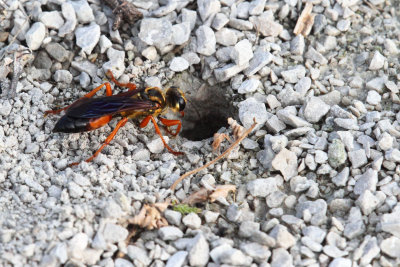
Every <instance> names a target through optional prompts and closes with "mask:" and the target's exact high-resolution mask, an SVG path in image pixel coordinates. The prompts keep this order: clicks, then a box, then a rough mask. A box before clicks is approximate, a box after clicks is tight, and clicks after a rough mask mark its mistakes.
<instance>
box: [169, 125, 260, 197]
mask: <svg viewBox="0 0 400 267" xmlns="http://www.w3.org/2000/svg"><path fill="white" fill-rule="evenodd" d="M253 121H254V123H253V125H251V126H250V128H249V129H247V130H246V131H245V132H244V133H243V135H242V136H240V137H239V138H238V139H237V140H236V141H235V142H234V143H233V144H232V145H231V146H230V147H229V148H228V149H227V150H225V151H224V153H222V154H221V155H219V156H218V157H216V158H215V159H213V160H212V161H210V162H208V163H206V164H205V165H203V166H201V167H199V168H197V169H194V170H191V171H189V172H187V173H185V174H183V175H182V176H181V177H179V178H178V179H177V180H176V181H175V182H174V184H173V185H172V186H171V187H170V189H171V190H172V191H174V190H175V188H176V186H177V185H178V184H179V183H180V182H181V181H182V180H183V179H185V178H186V177H188V176H190V175H192V174H195V173H198V172H199V171H201V170H204V169H206V168H207V167H208V166H210V165H212V164H214V163H215V162H217V161H218V160H220V159H222V158H223V157H225V156H227V155H229V153H230V152H231V151H232V150H233V149H234V148H235V147H237V146H238V145H239V144H240V142H242V141H243V139H245V138H246V137H247V136H248V135H249V134H250V133H251V131H253V129H254V127H256V125H257V122H256V119H255V118H254V119H253Z"/></svg>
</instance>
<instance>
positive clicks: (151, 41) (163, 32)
mask: <svg viewBox="0 0 400 267" xmlns="http://www.w3.org/2000/svg"><path fill="white" fill-rule="evenodd" d="M139 38H140V39H141V40H142V41H143V42H145V43H146V44H148V45H154V46H156V47H157V48H159V49H161V48H164V47H165V46H167V45H169V44H171V42H172V24H171V22H170V21H169V20H167V19H165V18H160V19H156V18H144V19H142V21H141V24H140V32H139Z"/></svg>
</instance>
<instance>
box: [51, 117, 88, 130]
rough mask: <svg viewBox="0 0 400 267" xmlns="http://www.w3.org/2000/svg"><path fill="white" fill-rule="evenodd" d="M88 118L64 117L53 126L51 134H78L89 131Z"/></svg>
mask: <svg viewBox="0 0 400 267" xmlns="http://www.w3.org/2000/svg"><path fill="white" fill-rule="evenodd" d="M89 121H90V119H89V118H72V117H69V116H67V115H64V116H62V117H61V118H60V120H59V121H58V122H57V124H56V125H55V126H54V129H53V132H61V133H79V132H85V131H89V130H91V129H90V128H89Z"/></svg>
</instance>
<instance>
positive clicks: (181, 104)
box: [178, 97, 186, 111]
mask: <svg viewBox="0 0 400 267" xmlns="http://www.w3.org/2000/svg"><path fill="white" fill-rule="evenodd" d="M178 104H179V111H183V110H184V109H185V106H186V101H185V99H184V98H183V97H180V98H179V100H178Z"/></svg>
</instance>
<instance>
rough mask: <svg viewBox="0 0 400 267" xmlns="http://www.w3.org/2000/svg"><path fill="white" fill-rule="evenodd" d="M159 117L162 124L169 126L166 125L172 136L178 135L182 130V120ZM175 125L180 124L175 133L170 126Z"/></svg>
mask: <svg viewBox="0 0 400 267" xmlns="http://www.w3.org/2000/svg"><path fill="white" fill-rule="evenodd" d="M158 119H159V120H160V121H161V123H162V124H164V125H165V126H167V127H166V131H167V132H168V133H169V134H170V135H172V136H177V135H178V133H179V132H180V131H181V128H182V122H181V121H180V120H168V119H165V118H162V117H159V118H158ZM175 125H178V126H177V127H176V131H175V133H173V132H172V131H170V130H169V127H171V126H175Z"/></svg>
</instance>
